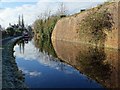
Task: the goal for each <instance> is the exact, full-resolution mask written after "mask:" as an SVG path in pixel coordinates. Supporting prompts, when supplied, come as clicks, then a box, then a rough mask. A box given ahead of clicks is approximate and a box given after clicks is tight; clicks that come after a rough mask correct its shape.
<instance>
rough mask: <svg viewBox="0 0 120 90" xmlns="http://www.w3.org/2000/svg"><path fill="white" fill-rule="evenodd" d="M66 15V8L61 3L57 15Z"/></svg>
mask: <svg viewBox="0 0 120 90" xmlns="http://www.w3.org/2000/svg"><path fill="white" fill-rule="evenodd" d="M66 14H67V8H66V6H65V4H64V3H63V2H60V3H59V6H58V15H66Z"/></svg>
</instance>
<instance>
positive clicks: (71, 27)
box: [51, 3, 120, 49]
mask: <svg viewBox="0 0 120 90" xmlns="http://www.w3.org/2000/svg"><path fill="white" fill-rule="evenodd" d="M106 8H108V11H109V12H110V13H111V14H112V17H113V21H114V25H113V27H112V31H111V32H105V33H106V34H107V38H106V41H105V47H109V48H117V49H118V43H120V42H119V41H118V38H119V37H120V34H119V35H118V29H119V26H120V25H118V21H120V20H119V18H118V16H119V14H120V13H118V12H120V11H119V10H118V3H111V4H106V5H103V6H102V7H101V9H100V10H98V9H97V8H94V9H91V10H87V11H85V12H82V13H79V14H75V15H73V16H69V17H65V18H62V19H60V20H59V21H58V22H57V24H56V26H55V28H54V30H53V32H52V37H51V38H52V40H53V41H55V40H63V41H70V42H77V43H89V39H90V38H91V37H89V36H85V35H83V36H80V35H79V33H78V31H79V29H80V22H81V21H82V20H84V18H86V17H87V16H88V13H89V12H91V11H92V10H93V11H96V12H100V11H102V10H104V9H106ZM97 10H98V11H97Z"/></svg>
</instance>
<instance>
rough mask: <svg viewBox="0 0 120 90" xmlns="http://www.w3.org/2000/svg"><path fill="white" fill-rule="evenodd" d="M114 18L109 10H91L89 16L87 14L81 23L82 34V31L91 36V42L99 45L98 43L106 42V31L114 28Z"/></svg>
mask: <svg viewBox="0 0 120 90" xmlns="http://www.w3.org/2000/svg"><path fill="white" fill-rule="evenodd" d="M112 25H113V19H112V15H111V14H110V13H109V12H108V10H107V9H106V10H103V11H98V12H90V13H89V16H87V17H86V18H85V19H84V20H83V21H82V22H81V23H80V31H79V33H80V35H81V31H82V33H83V34H86V35H89V36H91V37H92V38H91V40H90V41H89V42H90V43H95V45H96V46H97V45H98V43H99V42H100V43H104V42H105V39H106V33H105V31H107V32H109V31H111V30H112V29H111V28H112Z"/></svg>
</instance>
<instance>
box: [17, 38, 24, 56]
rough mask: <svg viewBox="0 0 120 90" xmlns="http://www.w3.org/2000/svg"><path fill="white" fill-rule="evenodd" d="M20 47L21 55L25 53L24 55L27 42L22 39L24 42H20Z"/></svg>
mask: <svg viewBox="0 0 120 90" xmlns="http://www.w3.org/2000/svg"><path fill="white" fill-rule="evenodd" d="M18 45H19V47H20V53H23V54H24V49H25V48H24V47H25V42H24V40H23V39H22V40H20V41H18Z"/></svg>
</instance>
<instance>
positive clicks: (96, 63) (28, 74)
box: [14, 39, 118, 88]
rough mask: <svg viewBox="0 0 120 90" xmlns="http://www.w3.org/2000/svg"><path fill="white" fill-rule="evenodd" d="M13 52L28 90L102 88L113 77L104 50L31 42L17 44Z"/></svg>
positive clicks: (37, 41)
mask: <svg viewBox="0 0 120 90" xmlns="http://www.w3.org/2000/svg"><path fill="white" fill-rule="evenodd" d="M14 51H15V52H14V56H15V58H16V63H17V65H18V68H19V69H20V70H22V72H23V74H24V75H25V83H26V85H27V86H28V87H29V88H104V87H110V84H111V81H110V80H111V77H112V75H113V76H114V73H112V72H111V70H112V66H111V64H109V63H108V61H107V59H108V58H111V57H110V56H107V55H106V53H105V52H104V50H103V49H98V48H95V47H94V48H93V47H91V46H85V45H80V44H73V43H68V42H62V41H55V42H52V43H50V41H46V42H44V41H39V40H33V39H32V40H29V41H26V40H20V41H18V42H17V44H16V45H15V46H14ZM110 54H111V53H110ZM114 58H115V56H114ZM112 59H113V58H112ZM116 73H117V72H116ZM112 78H113V77H112ZM115 83H116V82H115ZM117 83H118V82H117ZM113 86H114V84H113ZM115 86H116V84H115Z"/></svg>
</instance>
